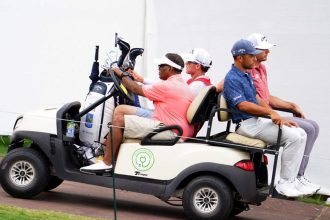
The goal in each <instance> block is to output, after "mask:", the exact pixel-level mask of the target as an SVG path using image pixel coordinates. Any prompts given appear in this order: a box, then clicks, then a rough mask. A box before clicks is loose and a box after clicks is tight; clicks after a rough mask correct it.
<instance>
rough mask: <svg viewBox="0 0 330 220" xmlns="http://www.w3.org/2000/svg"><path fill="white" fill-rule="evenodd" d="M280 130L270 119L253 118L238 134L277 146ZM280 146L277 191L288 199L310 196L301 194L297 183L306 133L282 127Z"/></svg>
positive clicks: (298, 129) (246, 122)
mask: <svg viewBox="0 0 330 220" xmlns="http://www.w3.org/2000/svg"><path fill="white" fill-rule="evenodd" d="M278 129H279V127H278V125H275V124H274V123H273V122H272V121H271V120H269V119H263V118H258V119H255V118H252V119H248V120H245V121H243V122H242V123H241V127H240V128H239V129H238V130H237V133H239V134H241V135H245V136H248V137H252V138H257V139H261V140H263V141H265V142H267V143H270V144H276V142H277V135H278ZM280 144H281V145H282V146H283V145H284V148H283V153H282V157H281V172H280V177H281V179H280V181H279V183H278V184H277V185H276V189H277V191H278V192H279V193H281V194H283V195H285V196H288V197H297V196H301V195H303V194H309V193H310V191H308V192H307V193H306V192H301V191H300V190H299V189H298V187H297V183H296V176H297V173H298V168H299V165H300V163H301V160H302V156H303V152H304V149H305V144H306V133H305V132H304V130H302V129H301V128H295V127H292V128H290V127H287V126H282V137H281V141H280Z"/></svg>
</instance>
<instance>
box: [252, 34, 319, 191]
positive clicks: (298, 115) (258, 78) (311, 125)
mask: <svg viewBox="0 0 330 220" xmlns="http://www.w3.org/2000/svg"><path fill="white" fill-rule="evenodd" d="M247 40H249V41H250V42H251V43H252V44H253V46H254V48H256V49H258V50H261V51H262V53H260V54H258V55H257V56H256V58H257V62H256V66H255V68H253V69H252V70H250V71H249V74H250V75H251V76H252V77H253V82H254V86H255V87H256V90H257V94H258V95H259V97H260V98H261V99H262V100H264V101H265V102H266V103H267V104H268V105H269V106H270V107H273V108H280V109H287V110H290V111H293V112H294V117H288V118H289V119H290V120H292V121H294V122H296V123H297V124H298V125H299V127H301V128H302V129H304V131H305V132H306V134H307V140H306V147H305V150H304V156H303V159H302V161H301V164H300V168H299V172H298V176H297V183H298V185H297V188H298V189H299V191H302V192H306V193H310V194H314V193H315V192H317V191H318V190H319V189H320V188H321V187H320V186H319V185H316V184H314V183H312V182H311V181H310V180H308V179H307V178H306V177H305V175H304V174H305V171H306V168H307V165H308V162H309V158H310V154H311V152H312V149H313V147H314V143H315V141H316V139H317V137H318V134H319V126H318V124H317V123H316V122H315V121H313V120H310V119H306V118H305V116H304V114H303V112H302V110H301V109H300V107H299V106H298V105H297V104H296V103H294V102H290V101H286V100H283V99H281V98H279V97H277V96H274V95H273V94H272V93H270V90H269V88H268V73H267V69H266V67H265V65H264V64H263V62H264V61H267V59H268V54H269V53H270V49H271V48H272V47H274V46H276V44H273V43H270V42H268V39H267V38H266V36H265V35H263V34H260V33H253V34H251V35H250V36H249V37H248V38H247Z"/></svg>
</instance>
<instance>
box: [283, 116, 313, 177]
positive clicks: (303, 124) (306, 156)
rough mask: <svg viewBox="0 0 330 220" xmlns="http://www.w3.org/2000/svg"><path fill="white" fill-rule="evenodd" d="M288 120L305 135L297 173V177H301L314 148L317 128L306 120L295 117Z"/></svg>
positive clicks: (310, 121)
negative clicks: (303, 149) (305, 138)
mask: <svg viewBox="0 0 330 220" xmlns="http://www.w3.org/2000/svg"><path fill="white" fill-rule="evenodd" d="M288 119H290V120H292V121H294V122H296V123H297V124H298V125H299V127H301V128H302V129H304V131H305V132H306V134H307V141H306V147H305V151H304V157H303V159H302V161H301V164H300V168H299V172H298V175H299V176H303V175H304V173H305V171H306V167H307V165H308V162H309V157H310V154H311V152H312V149H313V147H314V143H315V141H316V139H317V137H318V135H319V126H318V124H317V123H316V122H315V121H312V120H308V119H303V118H297V117H290V118H288Z"/></svg>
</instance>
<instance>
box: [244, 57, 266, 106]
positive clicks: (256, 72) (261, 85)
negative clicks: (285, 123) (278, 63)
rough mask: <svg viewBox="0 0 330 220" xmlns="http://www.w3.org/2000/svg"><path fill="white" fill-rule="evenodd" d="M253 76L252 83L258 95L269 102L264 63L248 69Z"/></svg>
mask: <svg viewBox="0 0 330 220" xmlns="http://www.w3.org/2000/svg"><path fill="white" fill-rule="evenodd" d="M248 72H249V73H250V75H251V76H252V78H253V84H254V86H255V88H256V90H257V93H258V95H259V97H260V98H261V99H262V100H264V101H265V102H266V103H267V104H269V89H268V81H267V70H266V67H265V65H263V64H261V63H260V64H259V66H257V67H255V68H253V69H252V70H248Z"/></svg>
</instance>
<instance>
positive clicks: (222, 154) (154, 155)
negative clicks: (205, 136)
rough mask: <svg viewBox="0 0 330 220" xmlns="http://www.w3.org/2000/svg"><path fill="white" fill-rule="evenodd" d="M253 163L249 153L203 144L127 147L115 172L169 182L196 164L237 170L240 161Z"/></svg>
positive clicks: (129, 144) (121, 153)
mask: <svg viewBox="0 0 330 220" xmlns="http://www.w3.org/2000/svg"><path fill="white" fill-rule="evenodd" d="M249 159H250V156H249V154H248V153H247V152H243V151H239V150H236V149H232V148H224V147H217V146H210V145H207V144H201V143H177V144H175V145H174V146H161V145H148V146H141V145H140V144H139V143H138V142H135V143H123V144H122V145H121V148H120V151H119V154H118V159H117V163H116V167H115V172H116V174H120V175H126V176H140V177H143V178H149V179H158V180H167V181H169V180H172V179H174V178H175V177H176V176H177V175H179V173H181V172H182V170H184V169H187V168H188V167H191V166H193V165H195V164H200V163H218V164H219V163H220V164H224V165H228V166H233V165H234V164H235V163H237V162H238V161H241V160H249ZM178 163H179V164H178Z"/></svg>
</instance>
